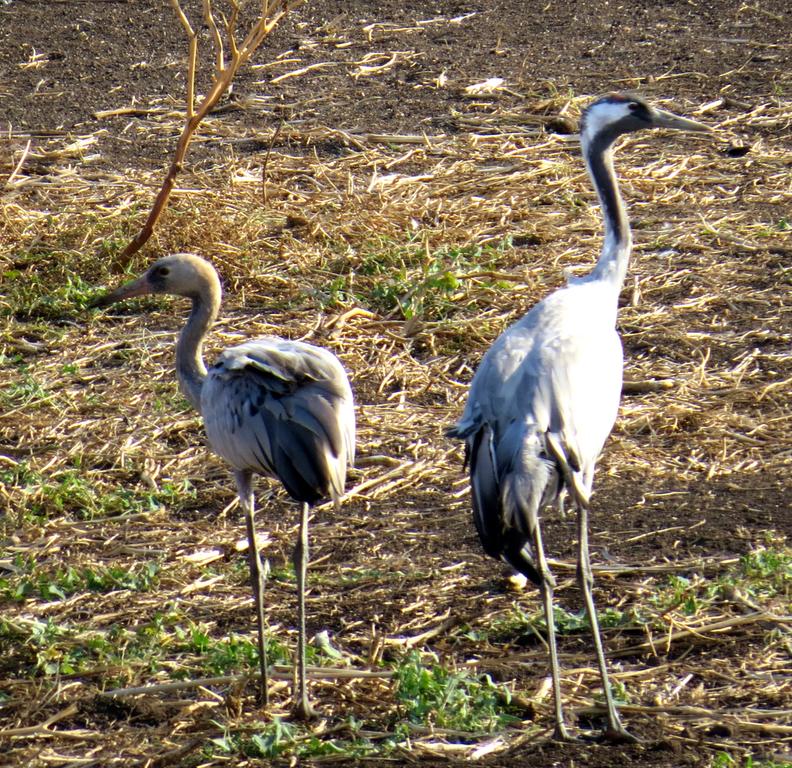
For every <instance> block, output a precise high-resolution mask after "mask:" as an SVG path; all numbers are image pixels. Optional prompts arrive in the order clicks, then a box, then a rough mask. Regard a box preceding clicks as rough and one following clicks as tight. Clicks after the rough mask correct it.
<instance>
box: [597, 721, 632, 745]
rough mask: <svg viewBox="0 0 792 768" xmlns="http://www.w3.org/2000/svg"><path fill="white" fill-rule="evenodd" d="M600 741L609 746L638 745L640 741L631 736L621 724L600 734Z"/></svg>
mask: <svg viewBox="0 0 792 768" xmlns="http://www.w3.org/2000/svg"><path fill="white" fill-rule="evenodd" d="M602 740H603V741H607V742H608V743H609V744H640V743H641V740H640V739H639V738H638V737H637V736H633V735H632V734H631V733H630V732H629V731H628V730H627V729H626V728H625V727H624V726H623V725H621V723H620V724H619V725H617V726H615V727H613V726H610V727H608V728H606V729H605V730H604V731H603V732H602Z"/></svg>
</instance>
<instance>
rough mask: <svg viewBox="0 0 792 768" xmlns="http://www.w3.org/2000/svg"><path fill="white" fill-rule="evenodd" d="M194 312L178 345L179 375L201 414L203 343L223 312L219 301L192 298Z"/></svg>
mask: <svg viewBox="0 0 792 768" xmlns="http://www.w3.org/2000/svg"><path fill="white" fill-rule="evenodd" d="M191 298H192V311H191V312H190V317H189V318H188V320H187V324H186V325H185V326H184V328H182V332H181V334H180V335H179V341H178V342H177V343H176V375H177V376H178V379H179V389H181V391H182V394H183V395H184V396H185V397H186V398H187V399H188V400H189V401H190V404H191V405H192V406H193V408H195V409H196V410H197V411H198V412H199V413H200V411H201V388H202V387H203V382H204V379H205V378H206V366H205V365H204V361H203V340H204V336H206V334H207V332H208V331H209V329H210V328H211V327H212V323H214V321H215V318H216V317H217V313H218V311H219V309H220V301H219V298H216V297H214V296H202V295H195V296H192V297H191Z"/></svg>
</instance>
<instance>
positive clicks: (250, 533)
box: [234, 471, 269, 707]
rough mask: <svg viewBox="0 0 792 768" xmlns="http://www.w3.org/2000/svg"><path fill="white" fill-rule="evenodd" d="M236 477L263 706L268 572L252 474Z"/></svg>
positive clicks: (266, 694) (266, 689)
mask: <svg viewBox="0 0 792 768" xmlns="http://www.w3.org/2000/svg"><path fill="white" fill-rule="evenodd" d="M234 476H235V477H236V483H237V490H238V492H239V501H240V503H241V504H242V509H243V510H244V513H245V526H246V527H247V539H248V565H249V566H250V586H251V587H252V589H253V602H254V603H255V606H256V623H257V625H258V652H259V667H260V669H261V678H260V680H259V699H260V701H261V704H262V706H264V707H266V706H268V705H269V680H268V674H267V645H266V638H265V634H264V583H265V579H266V571H265V569H264V568H263V566H262V564H261V557H260V556H259V550H258V542H257V541H256V524H255V521H254V519H253V515H254V508H255V503H254V498H253V475H252V473H251V472H244V471H238V472H235V473H234Z"/></svg>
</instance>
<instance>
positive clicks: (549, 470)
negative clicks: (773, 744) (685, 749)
mask: <svg viewBox="0 0 792 768" xmlns="http://www.w3.org/2000/svg"><path fill="white" fill-rule="evenodd" d="M644 128H671V129H673V130H679V131H709V130H710V129H709V128H707V127H706V126H704V125H701V124H700V123H697V122H694V121H692V120H687V119H685V118H682V117H677V116H676V115H673V114H671V113H670V112H665V111H663V110H660V109H656V108H653V107H651V106H650V105H649V104H647V103H646V102H645V101H644V100H643V99H641V98H638V97H636V96H633V95H625V94H612V95H609V96H605V97H603V98H600V99H598V100H596V101H594V102H593V103H592V104H591V105H589V106H588V108H587V109H586V110H585V111H584V112H583V115H582V119H581V126H580V144H581V150H582V154H583V159H584V161H585V163H586V167H587V168H588V172H589V175H590V177H591V180H592V182H593V183H594V187H595V188H596V191H597V195H598V197H599V201H600V205H601V207H602V213H603V217H604V220H605V240H604V244H603V247H602V252H601V254H600V257H599V259H598V261H597V263H596V265H595V266H594V268H593V269H592V270H591V271H590V272H589V273H588V274H587V275H585V276H583V277H579V278H573V279H570V280H569V282H568V284H567V285H566V286H564V287H563V288H560V289H559V290H557V291H555V292H554V293H552V294H550V295H549V296H547V297H546V298H544V299H543V300H542V301H540V302H539V303H538V304H536V305H535V306H534V307H533V308H532V309H531V310H530V311H529V312H528V313H527V314H526V315H525V316H523V317H522V318H521V319H520V320H518V321H517V322H516V323H514V324H513V325H512V326H510V327H509V328H507V329H506V330H505V331H504V332H503V333H502V334H501V335H500V336H499V337H498V338H497V339H496V341H495V342H494V343H493V345H492V346H491V347H490V349H489V350H488V351H487V353H486V354H485V355H484V358H483V359H482V361H481V365H480V366H479V368H478V370H477V371H476V374H475V376H474V377H473V382H472V383H471V385H470V393H469V396H468V401H467V405H466V407H465V410H464V412H463V414H462V417H461V418H460V420H459V421H458V422H457V424H456V425H455V426H454V427H452V428H451V429H449V430H448V434H449V436H452V437H457V438H461V439H463V440H465V443H466V459H467V462H468V465H469V471H470V484H471V496H472V502H473V519H474V521H475V525H476V529H477V531H478V534H479V538H480V539H481V543H482V545H483V547H484V550H485V551H486V552H487V554H489V555H491V556H492V557H495V558H499V559H502V560H505V561H506V562H507V563H508V564H509V565H511V566H512V567H513V568H515V569H516V570H517V571H519V572H520V573H522V574H524V575H525V576H526V577H527V578H528V579H530V580H531V581H533V582H534V583H535V584H537V585H538V586H539V588H540V590H541V593H542V601H543V606H544V614H545V619H546V622H547V641H548V646H549V652H550V668H551V673H552V678H553V699H554V708H555V730H554V736H555V738H557V739H559V740H570V736H569V733H568V731H567V729H566V726H565V724H564V717H563V711H562V705H561V683H560V670H559V665H558V653H557V650H556V639H555V627H554V622H553V588H554V585H555V582H554V579H553V575H552V573H551V572H550V569H549V568H548V565H547V561H546V559H545V553H544V548H543V546H542V532H541V526H540V521H539V515H540V511H541V510H542V509H543V508H544V507H546V506H547V505H548V504H551V503H552V502H558V504H559V507H560V506H561V503H562V501H563V496H564V495H565V494H566V493H568V494H569V495H570V497H571V499H572V501H573V502H574V505H575V507H576V508H577V513H578V568H577V576H578V581H579V584H580V589H581V591H582V593H583V598H584V602H585V607H586V612H587V614H588V618H589V622H590V625H591V630H592V634H593V636H594V647H595V650H596V654H597V662H598V665H599V671H600V676H601V678H602V687H603V693H604V695H605V703H606V707H607V726H606V728H605V732H604V736H605V737H606V738H607V739H609V740H613V741H619V740H633V737H632V736H631V735H630V734H629V732H628V731H627V730H626V729H625V728H624V726H623V725H622V724H621V722H620V720H619V715H618V712H617V711H616V708H615V706H614V703H613V696H612V694H611V690H610V685H609V683H608V671H607V667H606V664H605V656H604V653H603V650H602V639H601V637H600V631H599V625H598V622H597V613H596V610H595V608H594V600H593V597H592V594H591V588H592V585H593V576H592V572H591V563H590V560H589V551H588V513H589V498H590V495H591V488H592V483H593V480H594V467H595V464H596V462H597V459H598V457H599V454H600V452H601V450H602V447H603V445H604V443H605V440H606V439H607V437H608V435H609V434H610V431H611V429H612V428H613V424H614V422H615V420H616V413H617V410H618V407H619V398H620V395H621V387H622V367H623V353H622V345H621V339H620V338H619V335H618V333H617V331H616V311H617V307H618V298H619V293H620V291H621V288H622V285H623V283H624V277H625V274H626V272H627V265H628V262H629V258H630V249H631V243H632V239H631V234H630V225H629V221H628V219H627V212H626V210H625V207H624V203H623V201H622V198H621V195H620V193H619V187H618V184H617V180H616V175H615V173H614V170H613V159H612V149H613V144H614V142H615V141H616V140H617V139H618V138H619V137H620V136H622V135H623V134H626V133H632V132H633V131H639V130H642V129H644Z"/></svg>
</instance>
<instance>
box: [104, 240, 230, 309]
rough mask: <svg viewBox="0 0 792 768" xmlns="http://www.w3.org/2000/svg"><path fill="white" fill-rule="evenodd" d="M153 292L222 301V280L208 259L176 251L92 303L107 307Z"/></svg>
mask: <svg viewBox="0 0 792 768" xmlns="http://www.w3.org/2000/svg"><path fill="white" fill-rule="evenodd" d="M150 293H170V294H173V295H175V296H186V297H187V298H190V299H193V300H197V299H212V300H215V301H219V298H220V279H219V278H218V276H217V272H216V271H215V268H214V267H213V266H212V265H211V264H210V263H209V262H208V261H206V259H202V258H201V257H200V256H195V255H194V254H192V253H174V254H172V255H171V256H165V257H164V258H162V259H159V260H158V261H155V262H154V263H153V264H152V265H151V266H150V267H149V268H148V269H147V270H146V271H145V272H144V273H143V274H142V275H141V276H140V277H138V278H137V279H136V280H132V281H131V282H129V283H124V285H122V286H120V287H119V288H116V290H114V291H112V292H110V293H108V294H105V295H104V296H100V297H99V298H98V299H96V300H94V301H93V302H91V306H94V307H106V306H108V305H110V304H115V303H116V302H118V301H124V300H125V299H131V298H133V297H134V296H145V295H146V294H150Z"/></svg>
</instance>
